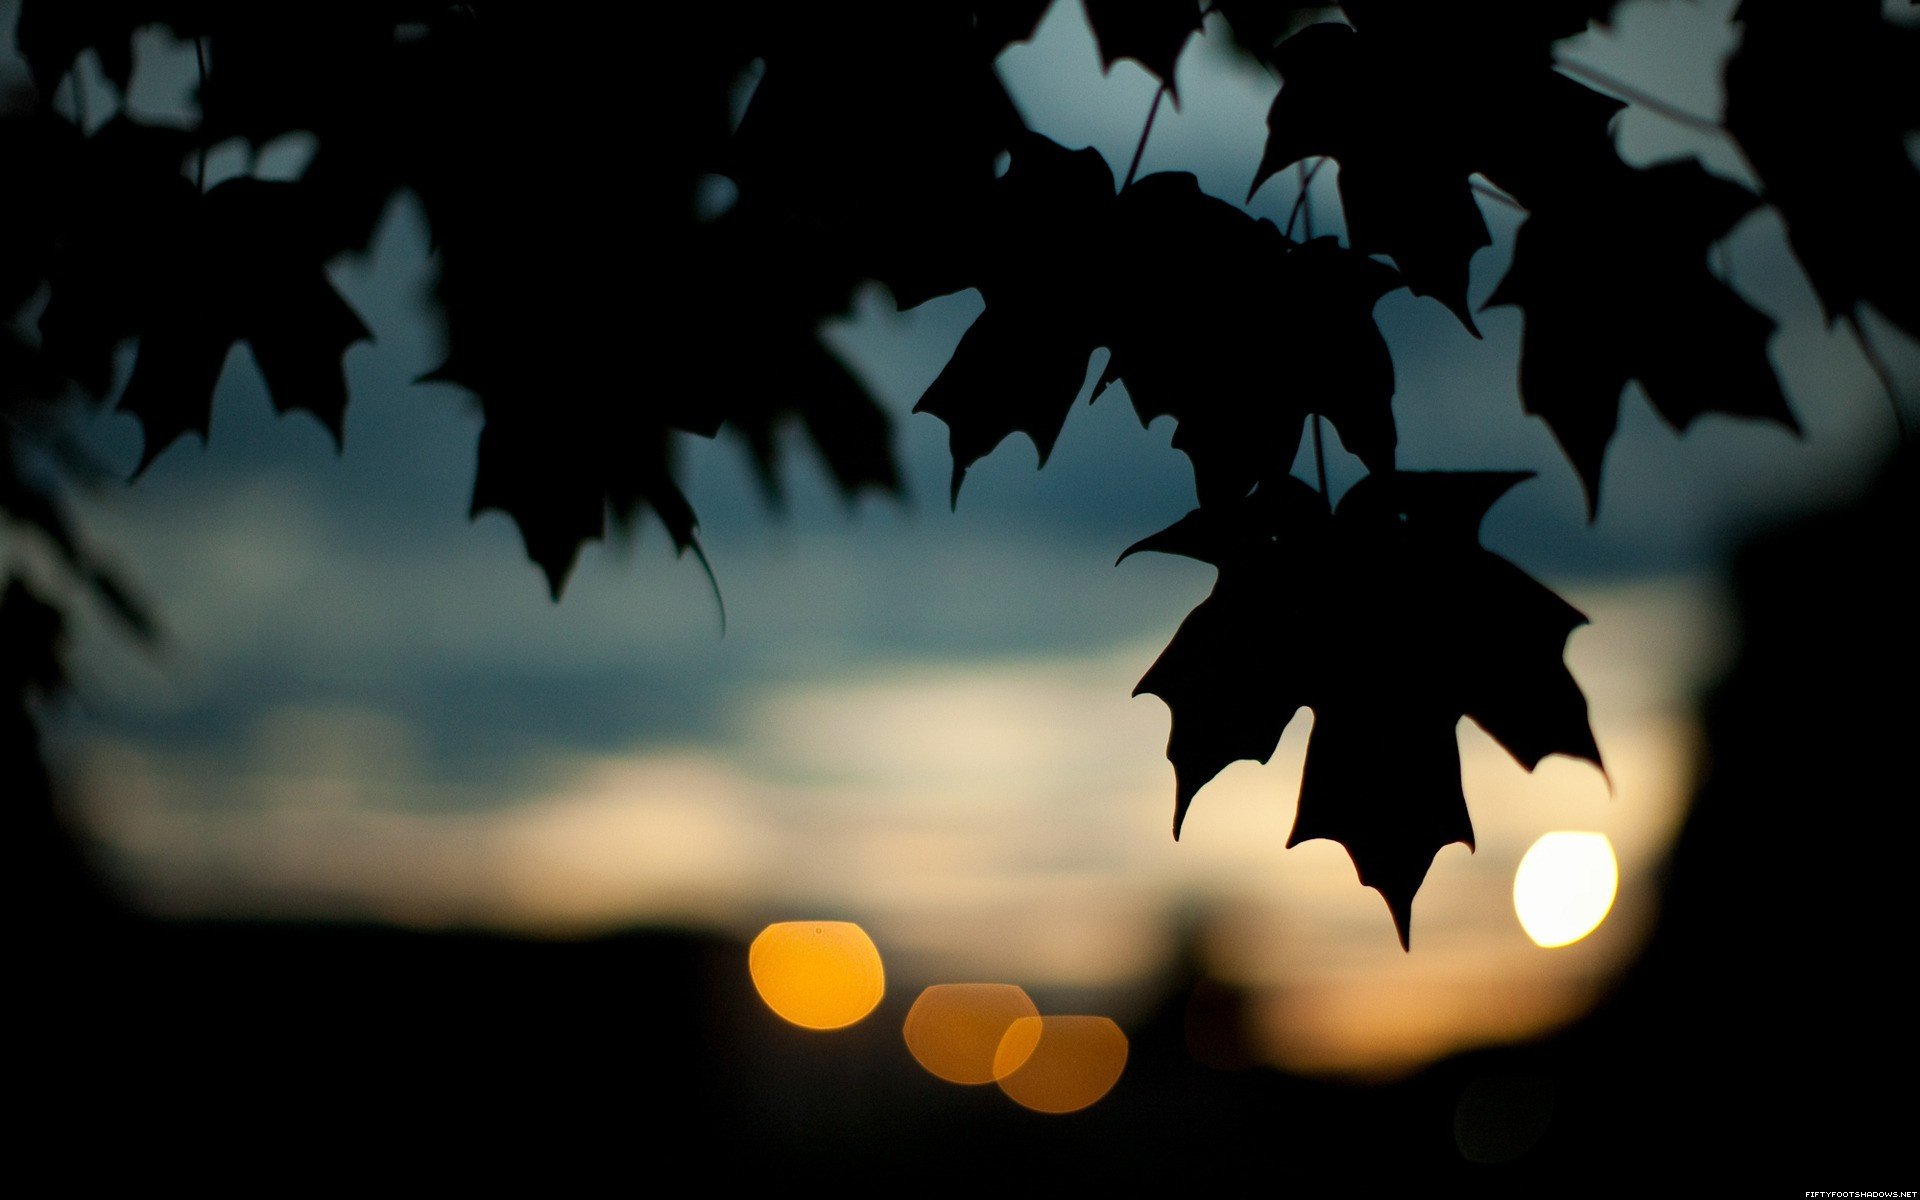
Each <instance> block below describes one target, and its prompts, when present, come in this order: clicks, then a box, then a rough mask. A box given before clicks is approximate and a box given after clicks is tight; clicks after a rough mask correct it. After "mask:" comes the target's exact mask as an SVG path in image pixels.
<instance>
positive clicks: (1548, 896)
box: [1513, 830, 1620, 949]
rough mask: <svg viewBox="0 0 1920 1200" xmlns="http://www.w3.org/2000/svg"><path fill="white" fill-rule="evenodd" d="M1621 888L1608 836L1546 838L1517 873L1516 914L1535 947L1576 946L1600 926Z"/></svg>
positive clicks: (1565, 833)
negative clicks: (1575, 944) (1574, 944)
mask: <svg viewBox="0 0 1920 1200" xmlns="http://www.w3.org/2000/svg"><path fill="white" fill-rule="evenodd" d="M1619 890H1620V864H1619V863H1618V862H1617V861H1616V860H1615V859H1614V857H1613V843H1612V842H1611V841H1609V840H1607V835H1606V834H1604V833H1576V832H1572V831H1567V830H1562V831H1559V832H1555V833H1548V834H1542V835H1541V837H1540V840H1538V841H1536V842H1535V843H1534V844H1533V846H1532V847H1531V848H1530V849H1528V851H1527V852H1526V854H1525V855H1524V856H1522V858H1521V859H1520V868H1519V870H1517V871H1515V872H1514V873H1513V911H1514V912H1515V913H1517V914H1518V915H1519V917H1520V928H1522V929H1524V930H1526V931H1527V936H1528V937H1530V938H1532V939H1533V941H1534V944H1535V945H1538V946H1543V947H1546V948H1549V949H1551V948H1552V947H1555V946H1570V945H1572V944H1573V943H1574V942H1577V941H1579V940H1580V939H1581V938H1583V937H1586V936H1587V935H1588V934H1590V933H1592V932H1593V931H1594V930H1595V929H1598V928H1599V927H1600V922H1602V921H1604V920H1606V919H1607V912H1608V910H1610V909H1611V908H1612V907H1613V897H1614V894H1615V893H1616V892H1618V891H1619Z"/></svg>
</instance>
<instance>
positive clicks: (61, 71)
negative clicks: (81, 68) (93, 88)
mask: <svg viewBox="0 0 1920 1200" xmlns="http://www.w3.org/2000/svg"><path fill="white" fill-rule="evenodd" d="M141 7H142V6H141V5H139V4H137V3H134V2H133V0H88V2H87V3H85V4H74V3H72V0H21V3H20V19H19V24H18V26H17V27H16V30H15V34H14V36H15V40H16V44H17V45H18V46H19V47H20V57H22V58H24V59H26V60H27V70H28V71H29V72H30V73H31V74H32V75H33V81H34V84H35V85H36V86H38V87H39V89H40V91H41V93H42V94H43V95H49V96H50V95H52V94H53V90H54V88H55V87H57V86H58V85H59V83H60V80H61V79H62V78H63V77H65V75H66V74H67V72H68V71H69V70H71V69H72V68H73V62H74V59H75V58H77V57H79V54H80V52H81V51H82V50H86V49H92V50H93V51H94V53H96V54H98V55H99V56H100V70H101V73H102V74H104V75H105V76H106V77H107V79H108V80H109V81H111V82H112V83H113V85H114V86H115V87H117V88H119V89H120V90H121V91H122V92H125V91H126V90H127V84H128V83H130V82H132V80H133V31H134V29H135V28H136V27H138V26H139V25H141V24H142V23H143V21H142V19H141V17H142V16H143V14H141V13H140V12H139V9H140V8H141Z"/></svg>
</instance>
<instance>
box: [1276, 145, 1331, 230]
mask: <svg viewBox="0 0 1920 1200" xmlns="http://www.w3.org/2000/svg"><path fill="white" fill-rule="evenodd" d="M1326 161H1327V160H1326V159H1324V158H1316V159H1314V160H1313V165H1312V166H1311V167H1309V166H1307V165H1306V160H1305V159H1302V160H1301V162H1300V194H1299V195H1297V196H1295V197H1294V198H1293V211H1291V212H1289V213H1288V214H1287V232H1286V238H1287V240H1288V241H1292V240H1293V227H1294V225H1295V224H1297V223H1298V222H1299V220H1300V217H1301V214H1302V213H1305V214H1306V218H1307V240H1308V241H1312V240H1313V214H1312V213H1311V212H1308V211H1307V196H1308V195H1309V193H1310V189H1311V188H1312V187H1313V177H1314V176H1315V175H1318V174H1319V173H1320V167H1321V165H1322V164H1324V163H1325V162H1326Z"/></svg>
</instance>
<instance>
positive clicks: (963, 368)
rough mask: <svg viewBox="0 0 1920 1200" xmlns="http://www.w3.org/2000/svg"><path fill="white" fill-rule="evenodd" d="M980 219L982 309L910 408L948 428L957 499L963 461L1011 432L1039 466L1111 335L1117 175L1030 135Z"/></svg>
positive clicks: (1093, 156) (1087, 155) (1091, 156)
mask: <svg viewBox="0 0 1920 1200" xmlns="http://www.w3.org/2000/svg"><path fill="white" fill-rule="evenodd" d="M976 221H977V224H978V226H979V233H978V235H977V236H976V237H975V238H974V239H973V244H976V245H978V246H979V252H978V260H977V261H976V262H975V263H974V264H973V276H972V278H973V279H974V281H975V282H976V284H977V286H978V287H979V289H980V293H981V295H982V296H983V297H984V298H985V299H986V309H985V311H983V312H982V313H981V314H980V316H979V317H978V318H977V319H976V320H975V321H974V323H973V325H972V327H970V328H969V329H968V330H967V332H966V333H965V334H964V335H963V336H962V337H961V339H960V344H959V346H957V347H956V348H955V349H954V352H953V358H952V359H951V360H950V361H949V362H948V363H947V365H946V367H945V368H944V369H942V370H941V372H940V374H939V375H938V376H937V377H936V378H935V379H934V381H933V383H932V384H931V385H929V386H928V388H927V390H926V394H925V395H923V396H921V398H920V402H919V403H918V404H916V405H915V406H914V411H915V412H927V413H932V414H933V415H934V416H936V417H939V418H940V419H941V420H942V421H945V422H946V423H947V427H948V430H949V442H950V445H951V448H952V454H953V483H952V489H951V494H952V497H953V498H954V499H955V500H956V501H957V500H958V498H959V495H960V484H961V481H962V480H963V479H965V477H966V473H967V468H968V467H970V466H972V465H973V464H974V463H975V462H977V461H978V460H979V459H981V458H982V457H984V456H985V455H986V454H987V452H988V451H990V450H992V449H993V448H994V447H995V446H997V445H999V444H1000V442H1001V441H1002V440H1004V439H1005V438H1006V437H1007V436H1008V435H1009V434H1012V433H1024V434H1026V435H1027V436H1028V437H1030V438H1032V439H1033V444H1034V446H1035V447H1036V448H1037V449H1038V450H1039V452H1040V462H1041V463H1042V464H1043V465H1044V464H1045V463H1046V461H1047V455H1048V454H1049V453H1051V452H1052V450H1053V443H1054V440H1055V439H1056V438H1058V437H1059V436H1060V428H1061V426H1062V425H1064V424H1065V423H1066V419H1067V413H1068V411H1069V410H1070V409H1072V407H1073V400H1074V397H1075V396H1077V395H1079V393H1080V387H1081V385H1082V384H1083V383H1085V382H1086V377H1087V359H1088V357H1089V356H1090V355H1091V354H1092V353H1093V350H1094V348H1095V347H1097V346H1099V345H1100V344H1101V342H1102V341H1103V339H1104V338H1105V337H1106V333H1107V319H1106V318H1107V313H1108V304H1109V301H1110V294H1109V288H1110V283H1109V281H1110V278H1111V276H1110V272H1109V268H1108V266H1107V263H1108V260H1109V259H1110V257H1111V256H1112V254H1113V253H1114V250H1115V245H1114V227H1113V221H1114V194H1113V172H1112V171H1110V170H1109V169H1108V168H1107V164H1106V160H1105V159H1103V158H1101V157H1100V155H1099V153H1098V152H1097V151H1094V150H1078V151H1070V150H1067V149H1065V148H1063V147H1061V146H1059V145H1057V144H1055V143H1054V142H1051V141H1048V140H1047V139H1046V138H1043V137H1040V136H1039V135H1037V134H1029V135H1027V136H1026V137H1024V138H1022V139H1020V141H1019V142H1018V143H1016V145H1015V146H1014V149H1013V151H1012V157H1011V160H1010V162H1009V163H1008V166H1007V172H1006V174H1005V175H1004V176H1002V177H1001V178H1000V179H998V180H996V181H995V183H994V187H993V190H992V193H991V195H990V197H989V199H988V202H987V205H986V207H985V211H984V212H983V213H982V214H981V215H980V216H979V217H977V218H976Z"/></svg>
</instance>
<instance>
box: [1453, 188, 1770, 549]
mask: <svg viewBox="0 0 1920 1200" xmlns="http://www.w3.org/2000/svg"><path fill="white" fill-rule="evenodd" d="M1758 203H1759V201H1758V199H1757V198H1756V197H1755V196H1754V195H1753V194H1752V193H1750V192H1748V191H1747V190H1746V189H1744V188H1742V187H1740V186H1738V185H1736V184H1733V183H1730V182H1728V181H1726V180H1723V179H1719V178H1716V177H1714V176H1712V175H1709V174H1707V172H1706V171H1705V170H1704V169H1702V168H1701V166H1700V165H1699V164H1698V163H1696V162H1691V161H1687V162H1674V163H1665V164H1662V165H1659V166H1655V167H1651V168H1648V169H1646V170H1643V171H1636V170H1631V169H1629V168H1625V167H1622V168H1620V169H1619V170H1617V171H1615V172H1613V173H1612V174H1611V175H1610V176H1608V177H1606V178H1605V179H1604V180H1603V181H1600V182H1598V183H1596V184H1594V185H1593V186H1591V187H1590V188H1589V189H1588V190H1587V191H1585V192H1583V193H1581V194H1580V195H1579V196H1578V197H1577V198H1576V197H1572V196H1568V197H1565V198H1562V199H1561V200H1559V201H1557V202H1556V205H1555V206H1554V207H1552V208H1547V209H1543V210H1541V211H1538V212H1535V213H1534V214H1533V215H1532V216H1530V217H1528V218H1527V220H1526V222H1525V223H1524V224H1523V225H1521V227H1520V232H1519V234H1518V235H1517V236H1516V239H1515V244H1514V253H1513V265H1512V267H1511V268H1509V270H1508V272H1507V275H1506V278H1505V279H1503V280H1501V282H1500V285H1499V287H1498V288H1496V289H1495V290H1494V293H1493V295H1492V296H1491V297H1489V299H1488V300H1487V306H1488V307H1493V306H1495V305H1514V306H1517V307H1518V308H1520V310H1521V311H1522V313H1524V314H1525V325H1524V329H1523V332H1522V336H1521V344H1520V394H1521V397H1522V399H1523V401H1524V402H1525V405H1526V410H1527V411H1528V412H1529V413H1532V414H1534V415H1535V416H1538V417H1540V418H1542V419H1543V420H1545V421H1546V422H1547V425H1548V427H1549V428H1550V429H1552V430H1553V434H1554V437H1555V438H1557V439H1558V440H1559V442H1560V445H1561V448H1562V449H1563V450H1564V451H1565V452H1566V455H1567V457H1568V458H1569V459H1570V460H1571V461H1572V463H1573V465H1574V467H1575V469H1576V470H1577V471H1578V472H1579V475H1580V480H1581V483H1582V485H1583V486H1584V487H1585V489H1586V495H1587V504H1588V511H1589V512H1590V513H1591V512H1597V511H1598V509H1599V504H1600V477H1601V468H1602V466H1603V463H1604V461H1605V457H1606V451H1607V445H1608V443H1609V442H1610V441H1611V440H1612V438H1613V433H1614V429H1615V427H1616V425H1617V424H1618V422H1619V414H1620V394H1621V391H1622V389H1623V388H1624V387H1625V386H1626V384H1627V382H1628V381H1629V380H1632V379H1637V380H1639V381H1640V383H1641V386H1642V387H1643V388H1644V389H1645V391H1646V394H1647V399H1648V400H1649V401H1651V402H1652V404H1653V406H1654V410H1655V411H1656V412H1658V413H1659V414H1660V415H1661V417H1662V418H1664V419H1665V420H1666V421H1667V423H1668V424H1669V425H1671V426H1673V427H1674V429H1675V430H1685V429H1686V428H1687V427H1688V426H1689V425H1691V424H1692V423H1693V422H1694V421H1695V420H1696V419H1698V418H1699V417H1700V416H1702V415H1703V414H1705V413H1708V412H1719V413H1727V414H1730V415H1734V416H1743V417H1754V418H1760V419H1765V420H1772V421H1776V422H1778V423H1780V424H1782V425H1784V426H1786V427H1787V428H1788V429H1791V430H1795V431H1796V432H1797V431H1798V428H1799V427H1798V425H1797V423H1796V422H1795V421H1794V418H1793V413H1792V411H1791V410H1790V409H1789V408H1788V407H1787V401H1786V397H1785V396H1784V395H1783V394H1782V392H1781V390H1780V381H1779V379H1778V378H1777V377H1776V376H1775V374H1774V371H1773V367H1772V364H1771V363H1770V362H1769V361H1768V358H1767V342H1768V339H1769V338H1770V336H1771V335H1772V332H1773V322H1772V320H1771V319H1769V318H1768V317H1767V316H1765V315H1764V314H1763V313H1761V312H1760V311H1758V310H1757V309H1755V308H1754V307H1753V306H1752V305H1750V304H1748V303H1747V302H1746V301H1745V300H1742V299H1741V298H1740V297H1739V296H1738V295H1737V294H1736V293H1735V292H1734V291H1733V290H1732V289H1731V288H1729V287H1728V286H1727V285H1726V284H1725V283H1723V282H1722V281H1720V280H1719V279H1717V278H1715V277H1714V275H1713V274H1712V272H1711V271H1709V270H1708V267H1707V259H1706V254H1707V247H1708V246H1709V245H1710V244H1711V243H1713V242H1715V241H1717V240H1718V239H1720V238H1722V237H1724V236H1726V234H1727V233H1728V232H1729V231H1730V230H1731V229H1732V228H1733V226H1734V225H1735V224H1736V223H1737V222H1738V221H1739V220H1740V219H1741V218H1742V217H1744V216H1745V215H1746V214H1747V213H1748V212H1750V211H1752V209H1753V208H1755V207H1756V206H1757V205H1758Z"/></svg>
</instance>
